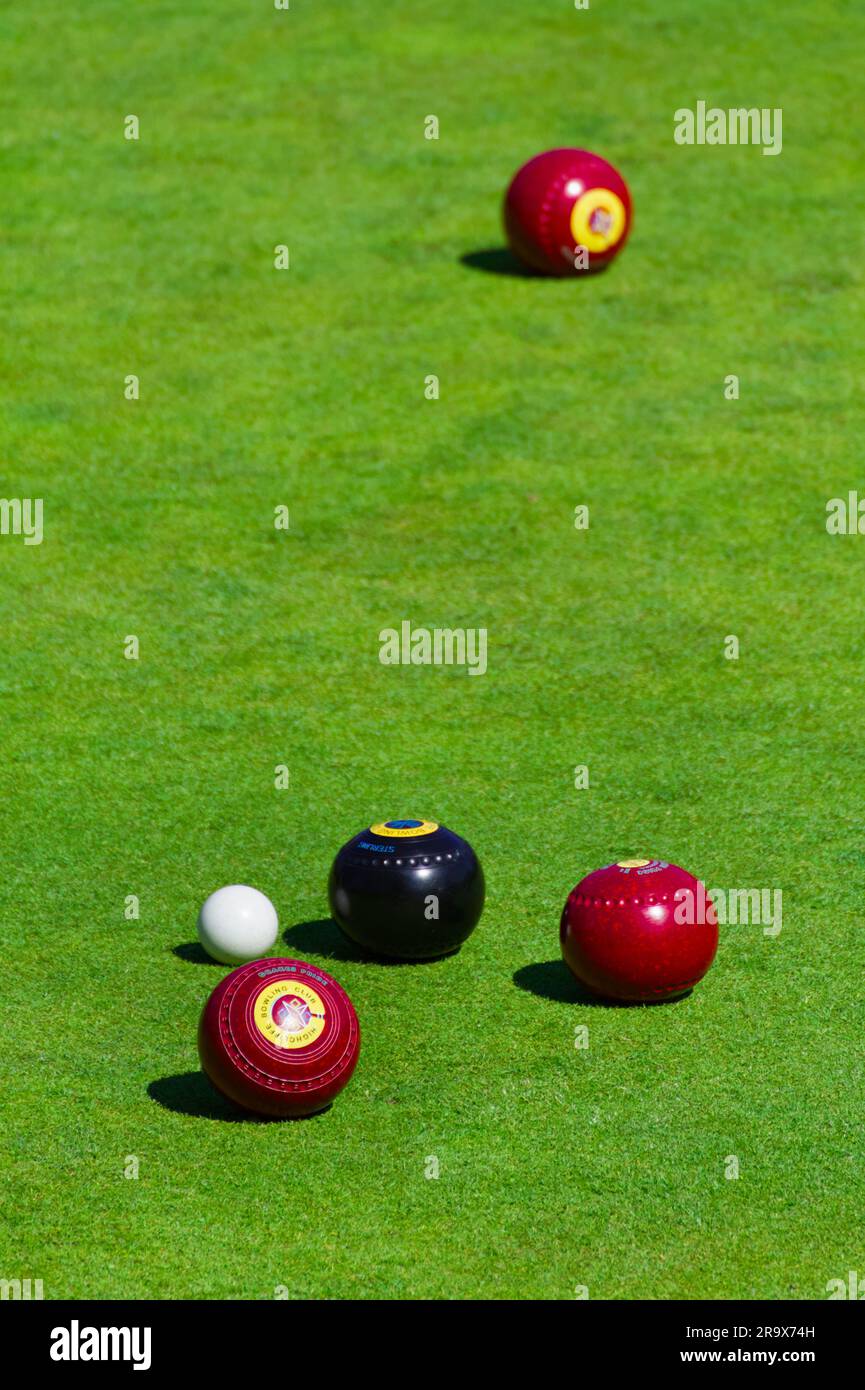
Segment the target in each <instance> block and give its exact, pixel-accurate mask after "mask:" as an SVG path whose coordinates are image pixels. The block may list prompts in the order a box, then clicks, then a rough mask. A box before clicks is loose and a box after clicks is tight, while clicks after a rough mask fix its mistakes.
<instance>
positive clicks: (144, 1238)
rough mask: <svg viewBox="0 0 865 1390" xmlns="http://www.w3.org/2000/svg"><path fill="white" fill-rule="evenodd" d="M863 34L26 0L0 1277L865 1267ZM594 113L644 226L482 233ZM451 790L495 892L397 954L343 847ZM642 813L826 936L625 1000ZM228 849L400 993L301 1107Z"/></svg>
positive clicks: (344, 977) (10, 440)
mask: <svg viewBox="0 0 865 1390" xmlns="http://www.w3.org/2000/svg"><path fill="white" fill-rule="evenodd" d="M863 43H865V9H863V6H862V5H861V4H859V3H843V0H835V2H834V3H833V0H824V3H823V4H821V5H820V6H819V7H818V8H817V9H815V7H814V6H813V5H811V4H805V3H804V0H788V3H786V4H785V5H783V6H779V5H778V4H777V3H774V0H755V3H753V4H751V5H749V6H748V7H747V13H743V14H741V15H738V14H734V13H733V12H732V11H731V8H730V6H729V4H727V3H725V2H724V0H702V2H701V3H700V4H697V3H694V2H693V0H669V3H666V4H665V5H663V6H662V7H661V8H660V9H659V7H658V6H657V5H656V4H653V3H650V0H638V2H637V3H629V4H627V5H625V4H616V5H614V4H612V3H605V0H593V3H592V6H591V9H590V10H589V11H587V12H577V11H575V10H574V9H573V8H572V7H571V6H570V5H569V4H568V3H567V0H556V3H553V0H545V3H543V4H539V3H538V2H537V0H533V3H531V4H529V3H527V0H525V2H524V0H496V4H495V5H494V6H492V7H491V6H490V5H489V4H488V3H486V2H485V0H415V2H414V3H412V4H411V5H409V4H407V3H402V4H400V3H397V0H378V3H377V4H376V5H375V6H372V5H371V4H370V3H369V0H334V3H329V4H321V3H312V0H292V8H291V10H290V12H289V13H288V14H280V13H277V12H275V11H274V10H273V9H272V8H271V7H270V6H269V4H268V0H259V2H258V3H245V4H243V5H238V4H237V3H236V0H208V2H207V3H204V0H192V3H189V4H184V5H180V4H178V3H175V0H171V2H170V3H169V0H162V3H159V0H154V2H153V3H148V4H146V5H136V6H133V7H132V8H130V6H129V5H128V4H127V3H126V0H100V3H98V4H97V3H90V4H84V3H79V4H78V5H71V6H70V5H69V4H68V3H66V0H43V3H40V4H39V5H38V6H26V5H24V4H21V3H18V4H17V5H13V6H11V7H9V6H7V7H6V8H4V11H3V14H2V17H0V51H2V54H3V57H2V71H0V153H2V170H3V183H4V195H5V196H4V210H3V215H2V230H0V238H2V241H0V244H2V271H0V275H2V311H3V321H4V332H3V334H2V337H0V371H2V420H0V439H2V455H0V457H2V476H0V481H2V487H0V492H2V495H3V496H6V497H28V496H30V497H42V498H44V500H45V540H44V543H43V544H42V545H41V546H39V547H36V546H33V547H25V546H24V545H23V544H22V542H21V540H20V538H15V537H12V536H3V537H0V583H2V595H3V610H2V611H3V617H2V625H0V713H2V731H3V754H4V756H3V758H2V761H0V790H2V796H3V802H4V807H5V815H4V816H3V818H2V823H0V834H2V841H0V844H2V854H3V863H4V865H5V869H4V873H3V875H2V881H0V922H2V944H3V950H4V958H5V974H4V984H3V996H4V1008H3V1012H2V1021H0V1057H2V1085H0V1091H2V1109H3V1120H2V1137H0V1146H2V1166H3V1171H2V1187H0V1213H2V1234H0V1276H2V1277H6V1278H13V1277H22V1278H23V1277H32V1278H42V1279H43V1280H44V1285H45V1293H46V1297H73V1298H101V1297H120V1298H160V1297H184V1296H194V1297H232V1298H255V1299H258V1298H268V1297H271V1296H272V1293H273V1290H274V1288H275V1287H276V1286H278V1285H284V1286H285V1287H286V1288H287V1289H288V1290H289V1292H290V1294H291V1296H292V1297H297V1298H303V1297H311V1296H313V1297H338V1298H346V1297H358V1298H370V1297H384V1298H395V1297H406V1298H418V1297H435V1298H468V1297H472V1298H474V1297H492V1298H515V1297H538V1298H569V1297H572V1296H573V1294H574V1290H575V1288H576V1287H577V1286H578V1285H586V1286H588V1288H589V1291H590V1294H591V1297H592V1298H686V1297H697V1298H725V1297H734V1296H741V1297H768V1298H784V1297H794V1298H812V1297H818V1298H819V1297H824V1296H825V1288H826V1283H827V1281H828V1280H829V1279H832V1278H836V1277H840V1278H845V1277H846V1274H847V1271H848V1270H849V1269H851V1268H859V1269H861V1263H862V1244H861V1213H862V1208H863V1202H865V1179H863V1150H862V1113H863V1104H865V1081H863V1060H862V1048H861V1038H862V1009H861V974H862V929H861V914H862V879H863V868H865V849H863V846H862V836H861V825H862V816H861V787H862V782H863V775H865V753H863V746H862V737H861V730H862V724H861V709H862V703H861V701H862V665H863V656H865V636H863V630H862V622H861V611H862V587H863V581H865V542H862V541H857V540H856V539H852V538H844V537H837V538H835V537H830V536H828V535H827V534H826V530H825V503H826V501H827V499H828V498H830V497H834V496H839V495H840V496H845V495H846V493H847V491H848V489H850V488H855V487H857V486H861V485H862V464H861V438H862V425H863V418H862V406H861V397H862V381H863V369H865V361H863V357H865V353H863V348H862V339H861V334H857V333H856V332H855V331H854V330H855V326H856V325H857V324H861V322H862V317H861V316H862V310H863V281H862V264H861V245H860V242H861V237H860V231H861V226H862V216H863V211H865V208H863V204H865V193H863V188H865V183H863V177H862V174H863V169H862V160H861V141H860V140H859V138H858V134H857V127H856V125H855V122H854V119H853V111H854V108H855V103H856V100H857V99H858V95H859V87H860V81H859V72H858V68H857V67H856V65H855V64H854V62H853V59H852V56H851V55H852V54H854V53H855V52H859V51H861V50H862V45H863ZM699 99H703V100H706V101H707V102H708V103H709V104H710V105H713V104H716V105H720V106H723V107H726V106H740V105H745V106H751V105H754V106H760V107H782V108H783V111H784V150H783V153H782V154H781V155H780V156H779V157H777V158H764V157H763V156H762V155H761V153H760V151H759V150H757V149H754V148H744V149H742V148H698V147H694V148H681V147H678V146H676V145H675V144H674V143H673V139H672V129H673V112H674V110H675V109H676V108H678V107H681V106H693V105H694V104H695V103H696V101H697V100H699ZM129 113H134V114H137V115H138V116H139V117H140V120H141V139H140V141H139V142H138V143H132V142H127V141H126V140H124V139H123V138H122V129H123V120H124V118H125V117H126V115H127V114H129ZM429 114H436V115H437V116H438V117H439V119H440V122H441V138H440V139H439V141H438V142H433V141H427V140H425V139H423V122H424V118H425V117H426V116H427V115H429ZM558 144H579V145H585V146H587V147H588V148H591V149H596V150H598V151H599V152H600V153H601V154H604V155H605V156H607V157H608V158H610V159H612V160H613V161H614V162H615V163H616V164H617V165H618V166H619V167H620V168H621V169H622V170H623V172H624V174H625V176H626V177H627V179H628V181H629V183H630V185H631V189H632V192H633V195H634V200H635V206H636V222H635V227H634V232H633V235H632V239H631V242H630V244H629V246H628V249H627V251H626V252H625V253H624V255H623V256H622V257H621V259H620V260H619V261H618V262H617V263H616V265H615V266H614V267H613V268H612V269H611V270H610V271H609V272H608V273H607V274H605V275H603V276H601V277H599V278H594V279H590V280H587V281H585V282H580V283H574V282H566V283H563V282H552V281H543V280H539V279H532V278H524V277H520V276H516V275H508V274H496V273H490V272H488V271H485V270H483V269H480V268H478V267H477V265H474V264H471V263H466V261H465V260H464V259H463V258H464V257H467V256H468V257H472V256H473V255H474V253H477V252H480V251H484V250H488V249H490V248H495V247H497V246H499V245H500V243H501V232H500V227H499V203H500V198H501V193H502V190H503V188H504V186H505V185H506V183H507V180H508V178H509V177H510V175H511V174H512V172H513V171H514V169H515V168H516V166H517V165H518V164H519V163H521V162H522V160H523V159H525V158H527V157H529V156H530V155H531V154H533V153H535V152H537V151H538V150H540V149H544V148H547V147H551V146H555V145H558ZM282 242H285V243H286V244H287V245H288V246H289V247H290V251H291V269H290V271H288V272H287V273H278V272H277V271H275V270H274V269H273V248H274V247H275V246H276V245H277V244H278V243H282ZM130 373H135V374H138V375H139V376H140V379H141V399H140V400H139V401H137V402H130V401H127V400H125V399H124V395H123V384H124V378H125V377H126V376H127V375H128V374H130ZM430 373H435V374H436V375H438V376H439V377H440V379H441V399H440V400H439V401H427V400H425V399H424V391H423V388H424V378H425V377H426V376H427V375H428V374H430ZM729 373H736V374H738V375H739V377H740V380H741V398H740V399H739V400H738V401H735V402H731V401H727V400H725V399H724V393H723V383H724V378H725V377H726V376H727V375H728V374H729ZM578 503H586V504H588V505H589V507H590V509H591V524H590V528H589V530H588V531H586V532H578V531H575V530H574V527H573V509H574V507H575V506H576V505H577V504H578ZM279 504H285V505H287V506H289V507H290V511H291V529H290V531H289V532H288V533H287V534H286V533H278V532H276V531H275V530H274V529H273V521H272V519H273V509H274V507H276V506H277V505H279ZM406 618H408V619H411V620H412V621H413V622H414V623H416V624H422V625H426V626H446V627H454V626H465V627H485V628H486V629H487V630H488V632H489V644H490V649H489V671H488V674H487V675H486V676H484V677H483V678H468V677H467V676H466V674H465V672H462V671H459V670H454V669H451V670H447V669H440V668H386V667H384V666H382V665H381V664H380V663H379V661H378V633H379V630H380V629H381V628H383V627H389V626H398V625H399V623H400V622H401V621H402V620H403V619H406ZM128 634H135V635H137V636H138V637H139V639H140V644H141V654H140V659H139V660H138V661H137V662H131V661H127V660H125V659H124V656H123V642H124V638H125V637H126V636H127V635H128ZM728 634H735V635H737V636H738V638H739V640H740V643H741V654H740V658H739V660H738V661H728V660H725V658H724V654H723V653H724V640H725V638H726V637H727V635H728ZM281 763H285V764H287V765H288V766H289V768H290V788H289V789H288V790H287V791H277V790H276V789H275V788H274V780H273V779H274V769H275V767H276V766H277V765H278V764H281ZM577 764H587V765H588V766H589V768H590V777H591V786H590V789H589V790H585V791H576V790H575V789H574V787H573V769H574V767H575V766H576V765H577ZM407 814H421V815H429V816H434V817H437V818H439V819H441V820H442V821H444V822H445V823H446V824H449V825H451V826H452V827H453V828H454V829H456V830H457V831H459V832H461V833H463V834H465V835H467V836H468V837H469V838H470V839H471V841H472V843H473V844H474V845H475V848H476V849H477V851H478V853H479V854H480V856H481V858H482V860H483V862H484V865H485V869H486V875H487V881H488V902H487V908H486V911H485V914H484V917H483V919H482V922H481V925H480V926H479V928H478V930H477V932H476V933H475V935H474V936H473V937H472V939H471V940H470V942H469V943H468V944H467V945H466V946H465V947H464V949H463V950H462V952H461V953H460V954H459V955H458V956H456V957H454V958H452V959H449V960H446V961H442V962H440V963H436V964H431V965H428V966H422V967H388V966H384V965H378V964H371V963H367V962H365V961H363V960H362V959H360V958H359V957H358V956H356V955H355V954H353V953H352V952H351V951H349V950H348V948H347V947H346V948H344V947H343V946H342V945H341V944H340V939H339V936H338V933H337V931H336V929H335V928H334V927H333V926H332V925H329V924H328V923H326V922H322V919H324V918H326V915H327V906H326V895H325V883H326V875H327V869H328V866H329V863H330V859H331V857H332V855H333V854H334V852H335V851H336V849H337V848H338V847H339V845H340V844H341V843H342V842H343V841H344V840H346V839H347V838H349V836H350V835H352V834H354V833H355V832H356V831H357V830H359V829H360V828H361V827H362V826H364V825H368V824H369V823H370V821H371V820H374V819H378V818H380V817H382V816H385V817H386V816H390V815H407ZM634 853H637V854H639V853H647V854H650V855H659V856H663V857H664V858H667V859H670V860H672V861H673V862H676V863H681V864H683V865H684V866H685V867H687V868H689V869H692V870H693V871H694V872H696V873H698V874H700V875H701V876H702V877H703V878H704V879H705V880H706V881H707V882H708V883H709V884H710V885H713V886H714V885H719V886H722V887H738V886H757V887H772V888H774V887H780V888H782V889H783V891H784V908H785V916H784V928H783V931H782V932H781V935H780V936H779V937H778V938H777V939H776V940H772V939H770V938H768V937H765V936H764V935H763V934H762V932H761V930H760V928H759V927H730V928H727V929H725V930H724V931H723V933H722V941H721V948H720V951H719V955H718V959H717V962H716V964H715V966H714V968H713V970H712V972H711V974H710V975H709V976H708V978H707V979H706V981H705V982H704V984H703V985H702V986H701V987H700V988H699V989H698V990H696V991H695V992H694V993H693V994H692V995H691V996H690V997H688V998H687V999H685V1000H683V1001H682V1002H680V1003H678V1004H673V1005H668V1006H666V1007H661V1008H649V1009H639V1008H637V1009H617V1008H607V1007H603V1006H589V1005H586V1004H585V1003H582V1002H580V1000H579V999H578V997H577V995H576V993H575V992H574V991H572V990H571V988H570V986H569V984H568V981H567V977H566V976H565V974H564V968H563V967H562V966H561V965H560V964H558V963H556V962H557V958H558V943H557V922H558V914H559V911H560V909H561V905H562V902H563V901H564V898H565V895H566V893H567V891H568V889H569V888H570V887H571V886H572V885H573V883H574V882H576V880H577V879H579V878H580V877H582V875H583V874H584V873H585V872H587V871H588V870H589V869H591V868H594V867H596V866H597V865H599V864H603V863H607V862H609V861H610V860H612V859H616V858H619V857H621V856H622V855H630V854H634ZM232 881H241V882H244V881H245V882H252V883H255V884H256V885H257V886H258V887H260V888H261V889H262V890H264V891H265V892H267V893H268V894H270V895H271V897H272V898H273V899H274V901H275V903H276V905H277V907H278V910H279V912H280V917H281V921H282V923H283V926H284V928H285V931H284V936H283V939H282V940H281V942H280V947H279V950H280V953H283V954H285V953H293V954H298V955H301V956H303V957H306V958H308V959H310V960H313V961H317V962H319V963H321V964H323V965H324V966H325V967H326V968H329V969H331V970H332V971H333V972H334V973H335V974H336V975H337V976H338V978H339V979H340V980H341V982H342V983H343V984H344V985H345V987H346V988H347V989H348V991H349V993H350V994H351V996H352V998H353V999H354V1001H355V1004H356V1006H357V1009H358V1013H359V1015H360V1019H361V1026H362V1029H363V1037H364V1045H363V1051H362V1055H361V1061H360V1065H359V1067H358V1070H357V1073H356V1075H355V1079H354V1080H353V1082H352V1084H351V1086H350V1088H349V1089H348V1090H347V1091H346V1092H345V1093H344V1094H343V1096H342V1097H341V1098H340V1099H339V1100H338V1102H337V1103H336V1104H335V1105H334V1107H333V1108H332V1109H331V1110H330V1111H329V1112H327V1113H326V1114H325V1115H323V1116H321V1117H319V1118H317V1119H313V1120H311V1121H308V1122H306V1123H302V1124H297V1125H289V1124H286V1125H282V1126H280V1125H272V1124H271V1125H268V1124H258V1123H255V1122H248V1121H240V1122H237V1121H236V1120H235V1118H234V1116H233V1114H232V1113H231V1112H229V1110H228V1109H227V1107H225V1106H223V1105H221V1104H220V1103H219V1102H217V1101H214V1100H213V1099H212V1097H211V1094H210V1092H209V1090H208V1088H207V1086H206V1083H204V1082H203V1080H202V1079H201V1078H200V1077H199V1076H198V1074H197V1065H198V1063H197V1055H196V1048H195V1029H196V1022H197V1017H198V1013H199V1011H200V1009H201V1006H202V1004H203V1002H204V1000H205V998H206V996H207V994H208V993H209V991H210V990H211V989H212V988H213V987H214V985H215V984H216V983H217V982H218V981H219V980H220V979H221V978H222V976H223V974H224V973H225V972H224V970H223V969H222V968H221V967H219V966H216V965H210V964H204V963H202V962H200V961H198V960H196V959H195V958H194V957H193V958H190V955H189V953H184V952H181V953H180V954H178V953H177V951H176V949H175V948H177V947H178V946H181V945H183V944H184V943H187V942H189V941H191V940H192V939H193V938H194V922H195V915H196V911H197V907H198V904H199V903H200V901H201V900H202V899H203V898H204V897H205V896H206V895H207V893H208V892H210V891H211V890H212V889H213V888H214V887H216V886H217V885H219V884H221V883H226V882H232ZM129 894H135V895H137V896H138V897H139V898H140V904H141V917H140V920H139V921H137V922H136V921H127V920H125V918H124V903H125V900H126V897H127V895H129ZM316 923H318V925H316ZM578 1024H588V1026H589V1030H590V1031H589V1037H590V1046H589V1049H588V1051H576V1050H575V1048H574V1029H575V1027H576V1026H577V1025H578ZM729 1155H735V1156H737V1157H738V1159H739V1162H740V1165H741V1176H740V1177H739V1179H738V1180H737V1181H730V1180H727V1179H726V1178H725V1165H726V1160H727V1157H728V1156H729ZM128 1156H135V1157H137V1159H138V1160H139V1163H140V1169H139V1177H138V1179H137V1180H128V1179H125V1178H124V1168H125V1165H126V1163H127V1157H128ZM431 1156H435V1157H436V1158H437V1159H438V1161H439V1163H440V1177H439V1178H438V1180H427V1179H426V1178H425V1168H426V1165H427V1160H428V1159H429V1157H431Z"/></svg>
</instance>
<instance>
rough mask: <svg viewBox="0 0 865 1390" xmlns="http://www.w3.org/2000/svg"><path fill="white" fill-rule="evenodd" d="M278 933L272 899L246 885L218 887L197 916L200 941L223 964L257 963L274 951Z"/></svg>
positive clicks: (232, 884)
mask: <svg viewBox="0 0 865 1390" xmlns="http://www.w3.org/2000/svg"><path fill="white" fill-rule="evenodd" d="M278 930H279V919H278V917H277V915H276V908H275V907H274V905H273V903H272V902H271V901H270V898H268V897H266V896H265V894H264V893H259V891H258V889H257V888H249V887H247V885H246V884H245V883H230V884H228V886H227V887H226V888H217V890H216V892H215V893H211V895H210V897H209V898H208V899H207V901H206V902H205V903H204V904H203V905H202V908H201V911H200V912H199V914H198V939H199V941H200V942H201V944H202V946H203V947H204V949H205V951H206V952H207V954H208V955H209V956H212V957H213V959H214V960H218V961H220V962H221V963H222V964H223V965H243V964H244V963H245V962H246V961H248V960H257V959H258V957H259V956H263V955H264V954H265V953H266V952H267V951H269V950H270V949H271V948H272V946H273V945H274V942H275V941H276V934H277V932H278Z"/></svg>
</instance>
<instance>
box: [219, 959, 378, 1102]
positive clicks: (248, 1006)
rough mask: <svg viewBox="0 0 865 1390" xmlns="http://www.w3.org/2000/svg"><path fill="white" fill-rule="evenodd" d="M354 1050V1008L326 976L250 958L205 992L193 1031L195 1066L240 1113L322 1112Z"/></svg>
mask: <svg viewBox="0 0 865 1390" xmlns="http://www.w3.org/2000/svg"><path fill="white" fill-rule="evenodd" d="M359 1052H360V1026H359V1024H358V1021H357V1014H356V1013H355V1011H354V1006H353V1005H352V1002H351V1000H350V999H349V997H348V995H347V994H346V992H345V990H344V989H343V988H342V985H340V984H338V983H337V981H336V980H335V979H334V978H333V976H331V975H328V974H327V972H326V971H324V970H321V969H319V967H318V966H317V965H308V964H307V963H306V962H305V961H302V960H292V959H288V958H286V959H282V960H280V959H276V960H254V961H250V962H249V963H248V964H247V965H242V966H240V968H239V969H238V970H233V971H232V972H231V974H230V975H227V976H226V977H225V979H224V980H223V981H222V983H221V984H219V985H217V987H216V989H215V990H214V991H213V993H212V994H211V996H210V998H209V999H208V1001H207V1003H206V1004H205V1006H204V1011H203V1013H202V1015H201V1022H200V1023H199V1026H198V1055H199V1057H200V1058H201V1065H202V1068H203V1069H204V1071H205V1073H206V1074H207V1076H208V1077H209V1078H210V1080H211V1082H212V1083H213V1085H214V1086H215V1087H216V1089H217V1090H218V1091H219V1092H220V1094H221V1095H223V1096H225V1097H227V1099H228V1100H230V1101H233V1102H234V1104H235V1105H239V1106H241V1107H242V1109H244V1110H249V1111H251V1112H252V1113H253V1114H256V1115H266V1116H270V1117H272V1118H276V1119H296V1118H299V1117H301V1116H303V1115H313V1114H315V1112H316V1111H318V1110H323V1109H324V1108H325V1107H326V1106H328V1105H329V1104H330V1102H331V1101H332V1100H333V1099H334V1097H335V1096H337V1095H339V1093H340V1091H341V1090H342V1089H343V1087H344V1086H346V1085H347V1084H348V1082H349V1081H350V1080H351V1076H352V1073H353V1071H354V1069H355V1065H356V1063H357V1058H358V1053H359Z"/></svg>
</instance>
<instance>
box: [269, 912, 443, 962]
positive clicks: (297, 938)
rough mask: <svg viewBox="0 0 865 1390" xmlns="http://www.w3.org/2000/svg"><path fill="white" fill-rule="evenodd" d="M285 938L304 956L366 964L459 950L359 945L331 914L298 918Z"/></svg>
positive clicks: (429, 958) (426, 958)
mask: <svg viewBox="0 0 865 1390" xmlns="http://www.w3.org/2000/svg"><path fill="white" fill-rule="evenodd" d="M282 939H283V941H284V942H285V944H286V946H287V947H288V949H289V951H290V952H291V954H292V955H299V956H300V957H301V958H303V957H304V956H306V955H314V956H323V957H324V959H325V960H337V961H353V962H355V963H356V964H361V965H362V964H364V963H366V964H367V965H429V964H430V963H431V962H432V961H437V960H448V959H449V958H450V957H451V956H455V955H456V954H457V953H458V951H459V949H460V948H459V946H456V947H454V949H453V950H452V951H443V952H442V954H441V955H440V956H422V957H421V958H420V959H419V958H418V957H417V956H382V955H378V954H377V952H375V951H369V950H366V949H365V948H364V947H363V946H358V945H357V944H356V942H354V941H352V940H351V939H350V938H349V937H347V936H346V935H345V933H344V932H342V931H341V930H340V928H339V927H338V926H337V924H336V922H334V920H333V918H332V917H325V918H321V919H319V920H318V921H317V922H298V923H297V925H296V926H293V927H288V928H287V929H286V930H285V931H284V932H283V935H282Z"/></svg>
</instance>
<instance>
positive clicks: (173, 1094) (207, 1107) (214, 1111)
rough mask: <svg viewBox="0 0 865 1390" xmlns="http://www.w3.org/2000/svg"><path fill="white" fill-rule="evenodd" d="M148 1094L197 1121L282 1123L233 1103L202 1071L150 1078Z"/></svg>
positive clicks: (160, 1102) (306, 1117)
mask: <svg viewBox="0 0 865 1390" xmlns="http://www.w3.org/2000/svg"><path fill="white" fill-rule="evenodd" d="M147 1094H148V1095H149V1096H150V1099H151V1100H155V1101H156V1104H157V1105H161V1106H162V1108H163V1110H172V1111H174V1113H175V1114H177V1115H192V1116H193V1117H194V1118H195V1119H197V1120H224V1121H226V1122H227V1123H228V1124H252V1125H256V1124H257V1125H269V1124H281V1123H282V1121H280V1120H278V1119H277V1118H276V1116H271V1115H252V1114H251V1113H250V1112H249V1111H248V1110H241V1109H240V1107H239V1106H237V1105H233V1104H232V1103H231V1101H230V1100H226V1099H225V1097H224V1096H221V1095H220V1094H219V1092H218V1091H217V1090H216V1089H215V1088H214V1087H213V1086H211V1084H210V1082H209V1081H208V1079H207V1077H206V1076H205V1075H204V1073H203V1072H200V1071H184V1072H179V1073H178V1075H177V1076H163V1077H161V1078H160V1079H159V1080H158V1081H151V1083H150V1085H149V1086H148V1087H147ZM329 1109H330V1106H329V1105H328V1106H326V1107H325V1109H324V1110H319V1111H318V1112H317V1114H318V1115H326V1114H327V1111H328V1110H329ZM298 1118H300V1119H305V1120H314V1119H315V1118H316V1115H301V1116H299V1117H298Z"/></svg>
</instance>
